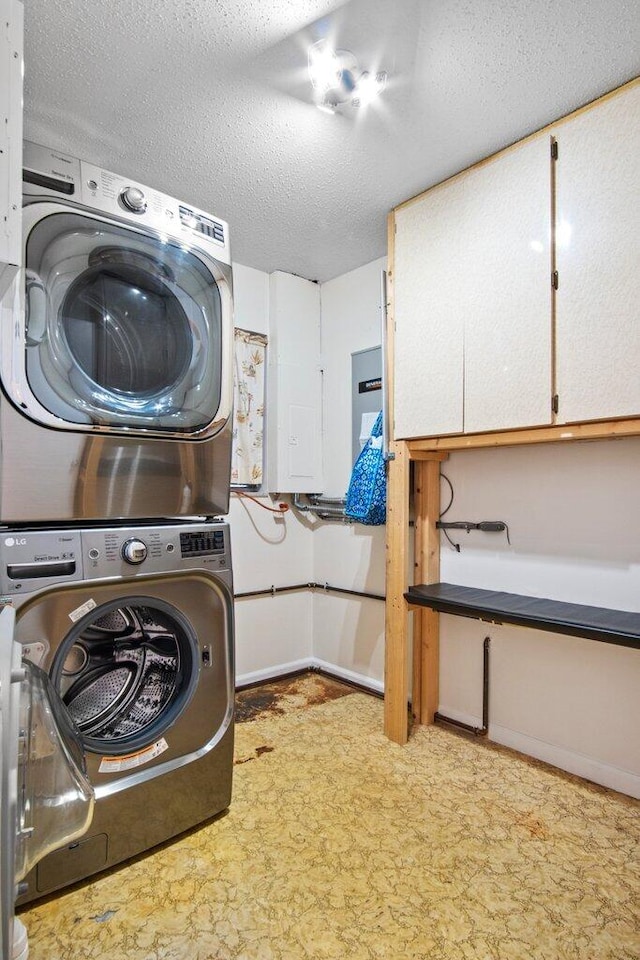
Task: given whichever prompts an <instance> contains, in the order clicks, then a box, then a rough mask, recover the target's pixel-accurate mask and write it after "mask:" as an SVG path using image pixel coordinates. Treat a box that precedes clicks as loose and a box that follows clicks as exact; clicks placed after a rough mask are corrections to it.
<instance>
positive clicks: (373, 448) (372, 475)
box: [344, 412, 387, 526]
mask: <svg viewBox="0 0 640 960" xmlns="http://www.w3.org/2000/svg"><path fill="white" fill-rule="evenodd" d="M344 512H345V516H347V517H351V518H352V519H353V520H357V521H358V523H366V524H369V525H370V526H380V525H381V524H383V523H385V522H386V519H387V465H386V463H385V459H384V453H383V450H382V412H380V413H379V414H378V418H377V420H376V422H375V423H374V425H373V429H372V430H371V436H370V437H369V439H368V440H367V442H366V444H365V445H364V447H363V449H362V451H361V452H360V455H359V457H358V459H357V460H356V462H355V464H354V465H353V471H352V473H351V481H350V483H349V489H348V491H347V503H346V506H345V510H344Z"/></svg>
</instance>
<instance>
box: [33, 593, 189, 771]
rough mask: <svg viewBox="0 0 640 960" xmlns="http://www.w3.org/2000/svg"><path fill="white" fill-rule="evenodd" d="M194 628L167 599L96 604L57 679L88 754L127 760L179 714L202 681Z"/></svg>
mask: <svg viewBox="0 0 640 960" xmlns="http://www.w3.org/2000/svg"><path fill="white" fill-rule="evenodd" d="M198 671H199V656H198V644H197V641H196V638H195V635H194V632H193V630H192V628H191V625H190V624H189V622H188V621H187V620H186V618H185V617H183V616H182V614H181V613H180V612H179V611H178V610H176V609H175V608H174V607H172V606H170V605H169V604H167V603H164V602H163V601H162V600H158V599H151V598H146V597H135V598H127V600H126V601H122V600H118V601H114V602H111V603H107V604H103V605H102V606H100V607H97V608H96V609H95V610H93V611H92V612H91V614H89V615H88V616H86V617H84V618H83V619H82V620H81V621H80V622H79V623H78V625H77V626H76V627H75V628H74V629H73V630H72V631H71V632H70V633H69V634H68V635H67V637H66V638H65V640H64V641H63V643H62V644H61V645H60V647H59V649H58V651H57V653H56V655H55V657H54V659H53V662H52V666H51V680H52V682H53V685H54V687H55V689H56V690H57V691H58V692H59V694H60V696H61V697H62V701H63V703H64V705H65V707H66V708H67V710H68V712H69V715H70V717H71V719H72V720H73V721H74V723H75V725H76V726H77V728H78V730H79V731H80V735H81V738H82V743H83V745H84V747H85V749H86V750H90V751H92V752H93V753H99V754H108V755H116V756H117V755H122V754H125V753H131V752H132V751H135V750H140V749H144V747H146V746H148V745H149V744H151V743H154V742H155V741H156V740H158V738H159V737H160V736H161V735H162V734H163V732H164V731H165V730H167V729H168V728H169V727H170V726H171V725H172V724H173V723H174V722H175V720H176V719H177V718H178V717H179V716H180V714H181V713H182V711H183V710H184V709H185V707H186V706H187V704H188V702H189V700H190V699H191V697H192V695H193V693H194V691H195V688H196V685H197V681H198Z"/></svg>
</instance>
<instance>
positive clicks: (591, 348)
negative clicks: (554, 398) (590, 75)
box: [554, 84, 640, 423]
mask: <svg viewBox="0 0 640 960" xmlns="http://www.w3.org/2000/svg"><path fill="white" fill-rule="evenodd" d="M554 132H555V135H556V137H557V140H558V161H557V191H556V195H557V225H556V238H557V239H556V243H557V255H556V256H557V269H558V291H557V299H556V344H557V393H558V397H559V411H558V414H559V415H558V420H559V421H560V422H562V423H570V422H575V421H584V420H597V419H608V418H615V417H627V416H638V415H640V188H639V186H638V162H639V158H640V85H638V84H636V85H635V86H632V87H630V88H627V89H625V90H623V91H621V92H620V93H619V94H617V95H615V96H613V97H610V98H609V99H606V100H604V101H603V102H602V103H600V104H598V105H597V106H596V107H594V108H593V109H588V110H585V111H584V112H582V113H579V114H577V115H576V116H574V117H572V118H570V119H568V120H567V121H565V122H564V123H562V124H559V125H558V128H557V130H556V131H554Z"/></svg>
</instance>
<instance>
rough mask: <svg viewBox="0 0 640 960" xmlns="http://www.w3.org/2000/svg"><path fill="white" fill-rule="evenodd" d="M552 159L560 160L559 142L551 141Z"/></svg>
mask: <svg viewBox="0 0 640 960" xmlns="http://www.w3.org/2000/svg"><path fill="white" fill-rule="evenodd" d="M551 159H552V160H557V159H558V141H557V140H552V141H551Z"/></svg>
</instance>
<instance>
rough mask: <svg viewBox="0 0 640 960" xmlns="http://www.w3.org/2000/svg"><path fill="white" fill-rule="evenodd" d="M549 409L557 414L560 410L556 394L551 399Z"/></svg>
mask: <svg viewBox="0 0 640 960" xmlns="http://www.w3.org/2000/svg"><path fill="white" fill-rule="evenodd" d="M551 409H552V411H553V412H554V413H557V412H558V411H559V409H560V397H559V396H558V394H557V393H554V395H553V396H552V397H551Z"/></svg>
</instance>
